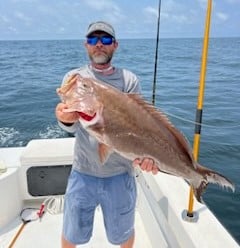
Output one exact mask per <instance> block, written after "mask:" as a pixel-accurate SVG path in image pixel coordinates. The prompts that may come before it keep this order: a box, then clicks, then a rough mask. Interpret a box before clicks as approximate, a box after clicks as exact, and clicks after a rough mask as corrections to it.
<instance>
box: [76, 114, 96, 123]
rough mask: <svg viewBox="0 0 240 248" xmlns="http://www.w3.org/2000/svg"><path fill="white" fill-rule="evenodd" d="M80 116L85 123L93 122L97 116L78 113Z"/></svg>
mask: <svg viewBox="0 0 240 248" xmlns="http://www.w3.org/2000/svg"><path fill="white" fill-rule="evenodd" d="M78 114H79V116H80V117H81V118H82V119H84V120H85V121H91V120H92V119H94V117H95V116H96V112H95V113H94V114H93V115H88V114H86V113H84V112H78Z"/></svg>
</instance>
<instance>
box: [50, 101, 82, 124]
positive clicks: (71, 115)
mask: <svg viewBox="0 0 240 248" xmlns="http://www.w3.org/2000/svg"><path fill="white" fill-rule="evenodd" d="M67 108H68V107H67V105H66V104H65V103H58V105H57V106H56V110H55V114H56V117H57V119H58V120H59V121H61V122H63V123H69V124H70V123H74V122H76V121H77V120H78V119H79V115H78V113H77V112H64V109H67Z"/></svg>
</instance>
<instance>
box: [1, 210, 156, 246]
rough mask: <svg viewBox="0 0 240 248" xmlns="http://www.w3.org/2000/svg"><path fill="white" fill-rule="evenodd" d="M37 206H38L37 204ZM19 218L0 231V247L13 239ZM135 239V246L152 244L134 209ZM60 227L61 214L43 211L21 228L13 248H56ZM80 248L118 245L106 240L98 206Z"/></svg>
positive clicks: (59, 240) (58, 243)
mask: <svg viewBox="0 0 240 248" xmlns="http://www.w3.org/2000/svg"><path fill="white" fill-rule="evenodd" d="M38 207H39V206H38ZM22 223H23V222H22V221H21V219H20V218H17V219H15V220H14V221H13V222H12V223H10V224H9V225H8V226H7V227H6V228H4V229H3V230H1V231H0V248H8V247H9V245H10V243H11V242H12V241H13V239H14V237H15V235H16V234H17V232H18V230H19V229H20V228H21V226H22ZM135 228H136V239H135V247H137V248H151V247H152V245H151V243H150V241H149V239H148V235H147V233H146V232H145V228H144V225H143V221H142V219H141V216H140V214H139V213H138V211H136V222H135ZM61 229H62V214H56V215H52V214H49V213H48V212H47V213H45V214H44V215H43V217H42V219H41V220H39V219H38V220H36V221H32V222H29V223H27V224H26V225H25V226H24V228H23V229H22V231H21V233H20V235H19V236H18V238H17V239H16V242H15V244H14V245H13V247H14V248H33V247H34V248H43V247H44V248H55V247H56V248H57V247H60V242H61ZM77 247H80V248H99V247H104V248H111V247H119V246H116V245H112V244H110V243H109V242H108V240H107V237H106V234H105V229H104V224H103V220H102V212H101V209H100V208H99V207H98V208H97V209H96V212H95V221H94V229H93V236H92V238H91V240H90V242H89V243H87V244H84V245H79V246H77Z"/></svg>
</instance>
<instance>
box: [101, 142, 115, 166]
mask: <svg viewBox="0 0 240 248" xmlns="http://www.w3.org/2000/svg"><path fill="white" fill-rule="evenodd" d="M111 153H112V148H111V147H110V146H107V145H105V144H103V143H99V144H98V155H99V159H100V162H101V163H102V164H104V163H105V162H106V161H107V159H108V157H109V156H110V154H111Z"/></svg>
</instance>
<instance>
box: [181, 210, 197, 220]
mask: <svg viewBox="0 0 240 248" xmlns="http://www.w3.org/2000/svg"><path fill="white" fill-rule="evenodd" d="M182 219H183V220H184V221H186V222H191V223H196V222H197V221H198V219H199V214H198V212H195V211H193V212H192V213H188V210H186V209H185V210H183V212H182Z"/></svg>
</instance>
